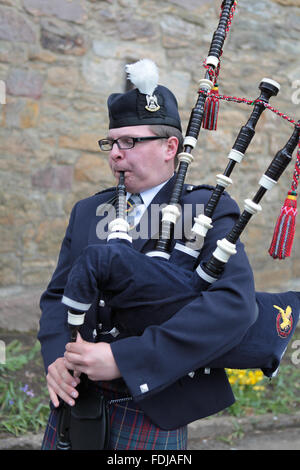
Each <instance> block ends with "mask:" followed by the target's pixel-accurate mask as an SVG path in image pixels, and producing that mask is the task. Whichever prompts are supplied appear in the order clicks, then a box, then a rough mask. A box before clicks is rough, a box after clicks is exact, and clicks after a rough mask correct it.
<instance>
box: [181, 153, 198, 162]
mask: <svg viewBox="0 0 300 470" xmlns="http://www.w3.org/2000/svg"><path fill="white" fill-rule="evenodd" d="M178 158H179V161H180V162H186V163H188V164H190V163H192V161H193V160H194V157H193V155H192V154H190V153H187V152H181V153H179V155H178Z"/></svg>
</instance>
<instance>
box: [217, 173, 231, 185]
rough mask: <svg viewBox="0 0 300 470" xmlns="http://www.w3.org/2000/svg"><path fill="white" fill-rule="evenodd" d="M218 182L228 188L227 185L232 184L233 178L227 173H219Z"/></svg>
mask: <svg viewBox="0 0 300 470" xmlns="http://www.w3.org/2000/svg"><path fill="white" fill-rule="evenodd" d="M217 184H219V185H220V186H223V188H227V186H229V185H230V184H232V179H231V178H229V177H228V176H225V175H217Z"/></svg>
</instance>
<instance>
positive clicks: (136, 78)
mask: <svg viewBox="0 0 300 470" xmlns="http://www.w3.org/2000/svg"><path fill="white" fill-rule="evenodd" d="M125 71H126V72H127V74H128V77H127V78H128V79H129V80H130V81H131V83H133V85H135V86H136V87H137V88H138V90H139V91H140V93H143V94H144V95H150V96H152V95H153V92H154V90H155V88H156V87H157V84H158V79H159V73H158V68H157V66H156V64H155V63H154V62H153V61H152V60H150V59H141V60H139V61H138V62H135V63H134V64H128V65H126V66H125Z"/></svg>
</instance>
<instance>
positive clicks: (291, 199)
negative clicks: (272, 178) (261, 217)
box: [269, 191, 297, 259]
mask: <svg viewBox="0 0 300 470" xmlns="http://www.w3.org/2000/svg"><path fill="white" fill-rule="evenodd" d="M296 216H297V193H296V192H295V191H289V192H288V195H287V197H286V199H285V202H284V204H283V206H282V208H281V211H280V214H279V217H278V219H277V222H276V226H275V230H274V234H273V239H272V242H271V245H270V248H269V253H270V255H271V256H272V257H273V258H275V259H276V258H278V259H284V258H286V257H288V256H291V251H292V246H293V240H294V236H295V227H296Z"/></svg>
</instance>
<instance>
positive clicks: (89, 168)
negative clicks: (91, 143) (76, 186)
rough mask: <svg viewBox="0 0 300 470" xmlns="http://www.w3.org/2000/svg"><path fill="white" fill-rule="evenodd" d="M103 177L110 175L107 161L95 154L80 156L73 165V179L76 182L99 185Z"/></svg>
mask: <svg viewBox="0 0 300 470" xmlns="http://www.w3.org/2000/svg"><path fill="white" fill-rule="evenodd" d="M104 175H110V168H109V164H108V161H105V160H104V159H102V158H101V157H100V156H97V155H95V154H84V155H82V156H81V157H80V158H79V160H78V161H77V163H76V165H75V169H74V178H75V180H77V181H89V182H91V183H99V180H100V179H103V177H104Z"/></svg>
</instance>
